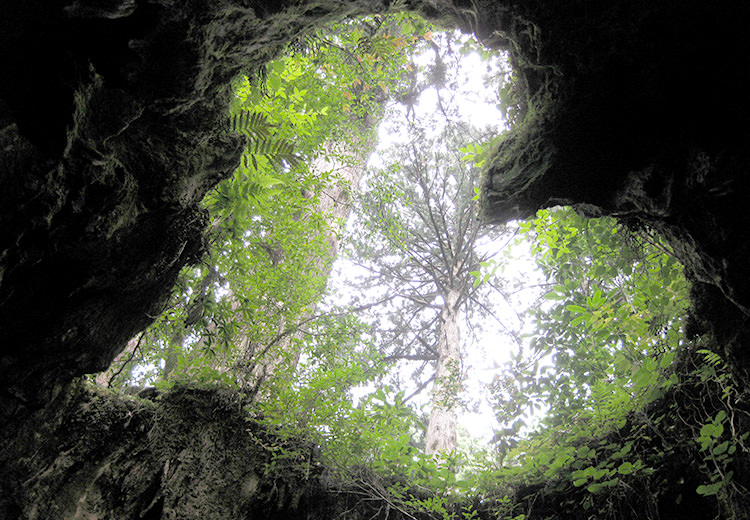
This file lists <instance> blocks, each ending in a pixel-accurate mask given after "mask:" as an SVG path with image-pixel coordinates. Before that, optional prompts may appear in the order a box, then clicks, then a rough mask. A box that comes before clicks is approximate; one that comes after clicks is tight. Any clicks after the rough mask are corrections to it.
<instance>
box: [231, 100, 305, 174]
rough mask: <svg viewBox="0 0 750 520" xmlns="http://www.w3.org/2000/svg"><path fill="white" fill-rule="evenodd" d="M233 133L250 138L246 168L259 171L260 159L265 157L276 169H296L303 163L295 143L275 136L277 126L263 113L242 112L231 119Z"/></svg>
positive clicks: (245, 159)
mask: <svg viewBox="0 0 750 520" xmlns="http://www.w3.org/2000/svg"><path fill="white" fill-rule="evenodd" d="M230 128H231V130H232V131H233V132H237V133H241V134H244V135H246V136H248V137H249V138H250V142H249V143H248V145H247V149H246V153H245V156H244V166H245V168H250V165H251V164H252V167H253V168H254V169H255V170H258V157H259V156H263V157H265V158H266V159H267V160H268V162H269V163H270V164H271V165H273V166H274V167H276V168H285V167H286V166H289V167H292V168H295V167H297V166H299V165H300V164H301V163H302V157H300V156H299V155H298V154H297V153H296V152H295V150H294V143H293V142H292V141H290V140H289V139H285V138H283V137H277V136H275V135H274V128H275V125H273V124H271V123H270V122H269V121H268V116H267V115H266V114H263V113H262V112H253V111H250V110H242V111H240V112H239V113H237V114H234V115H233V116H232V117H231V119H230Z"/></svg>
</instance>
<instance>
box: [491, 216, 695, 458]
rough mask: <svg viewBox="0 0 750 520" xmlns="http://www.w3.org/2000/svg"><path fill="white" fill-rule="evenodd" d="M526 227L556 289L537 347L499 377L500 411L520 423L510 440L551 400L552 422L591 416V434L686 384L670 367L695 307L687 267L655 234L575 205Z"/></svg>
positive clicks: (549, 296)
mask: <svg viewBox="0 0 750 520" xmlns="http://www.w3.org/2000/svg"><path fill="white" fill-rule="evenodd" d="M522 232H523V233H524V234H525V235H526V236H527V237H531V238H532V239H533V240H534V242H533V244H534V245H533V246H532V249H533V253H534V254H535V256H536V258H537V263H538V265H539V267H540V268H541V270H542V272H543V273H544V275H545V276H546V277H547V280H548V289H547V291H546V292H545V293H544V294H543V301H542V302H540V304H539V305H538V306H537V307H536V308H534V309H532V310H531V311H530V316H531V318H532V322H533V329H534V332H532V333H531V334H530V335H529V337H528V345H529V352H528V353H526V352H524V351H523V350H522V351H519V352H518V354H517V355H516V357H515V359H514V361H513V365H512V367H511V370H510V372H509V373H508V374H507V375H506V376H505V377H503V378H498V379H497V380H496V381H495V383H494V391H495V395H496V396H497V398H498V404H499V407H498V416H499V419H500V420H501V422H504V423H506V424H507V423H509V422H511V421H516V422H515V425H514V426H511V427H510V428H509V429H508V430H507V431H506V435H505V436H504V439H503V440H504V442H505V443H506V446H510V445H512V444H513V443H514V438H516V435H517V432H518V431H519V429H520V428H521V427H522V426H523V417H524V415H525V414H527V413H528V412H529V411H532V410H541V409H542V408H546V409H547V411H546V413H545V417H544V419H543V423H544V424H545V425H546V426H556V425H561V424H564V423H566V422H569V421H570V420H571V418H575V417H586V418H587V420H590V421H592V422H591V425H592V426H591V427H590V428H589V431H588V432H587V433H588V434H590V435H596V434H599V433H601V432H606V431H607V430H608V429H610V428H616V427H621V426H622V425H623V424H624V421H625V417H626V416H627V413H628V412H630V411H632V410H634V409H636V408H638V407H640V406H643V405H644V404H646V403H648V402H650V401H653V400H654V399H656V398H658V397H659V396H661V395H662V393H663V391H664V390H666V389H669V387H670V386H671V385H673V384H674V383H675V382H676V380H675V378H674V377H671V376H670V374H669V373H668V369H669V367H670V365H671V364H672V360H673V359H674V355H675V351H676V349H677V348H678V347H679V346H680V344H681V342H682V338H683V333H682V328H683V323H684V320H685V317H686V314H687V306H688V300H687V283H686V281H685V278H684V276H683V274H682V268H681V266H680V265H679V264H678V263H677V262H676V261H675V260H674V259H673V258H672V257H671V256H670V255H669V254H667V253H666V252H665V250H664V249H663V247H662V246H659V244H658V243H651V242H650V241H649V240H650V238H649V239H648V240H647V239H645V238H639V237H638V236H636V235H633V234H631V233H628V232H627V231H626V230H624V229H622V228H621V227H619V226H618V225H616V224H615V222H614V221H613V220H611V219H584V218H582V217H580V216H578V215H576V214H575V213H574V212H573V211H572V210H555V211H551V210H544V211H542V212H540V213H539V216H538V218H537V219H536V220H535V221H532V222H529V223H527V224H523V225H522ZM518 421H521V422H518Z"/></svg>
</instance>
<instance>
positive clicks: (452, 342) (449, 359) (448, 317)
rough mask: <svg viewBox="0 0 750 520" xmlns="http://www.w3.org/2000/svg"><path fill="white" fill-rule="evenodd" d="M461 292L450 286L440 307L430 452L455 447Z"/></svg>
mask: <svg viewBox="0 0 750 520" xmlns="http://www.w3.org/2000/svg"><path fill="white" fill-rule="evenodd" d="M459 295H460V291H459V290H458V289H455V288H452V287H451V288H448V290H447V291H446V294H445V296H444V297H445V303H444V304H443V308H442V310H441V311H440V336H439V338H438V361H437V370H436V373H435V383H434V384H433V388H432V412H431V413H430V422H429V424H428V426H427V436H426V439H425V452H426V453H427V454H428V455H431V454H434V453H440V452H443V453H450V452H452V451H455V449H456V406H457V403H458V393H459V390H460V388H461V350H460V333H459V328H458V317H459V309H458V299H459Z"/></svg>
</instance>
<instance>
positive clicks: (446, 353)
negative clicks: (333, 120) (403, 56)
mask: <svg viewBox="0 0 750 520" xmlns="http://www.w3.org/2000/svg"><path fill="white" fill-rule="evenodd" d="M412 123H413V124H411V125H410V126H409V127H408V129H407V130H406V132H407V136H406V139H405V141H406V143H405V144H401V145H397V146H395V147H393V148H392V149H391V150H389V152H388V157H387V158H388V163H389V164H388V166H387V167H386V168H384V169H379V170H376V171H373V172H372V173H371V175H370V176H369V177H368V178H367V183H366V187H364V188H363V190H362V193H361V196H360V203H361V206H362V210H361V212H360V213H358V219H357V220H356V224H357V225H356V226H355V232H354V233H353V237H352V241H351V245H352V247H351V260H352V261H353V262H355V263H356V264H358V265H359V266H361V267H364V268H365V269H366V270H367V271H368V272H369V275H368V276H367V278H366V279H365V280H363V281H360V282H358V283H359V284H360V287H361V286H362V285H370V286H373V287H378V289H376V291H377V292H378V295H377V296H376V297H375V298H379V299H380V300H381V301H382V302H383V305H382V306H381V307H380V310H379V311H378V314H377V315H376V316H377V317H375V318H373V319H374V320H375V323H376V326H375V329H374V334H375V335H377V336H378V342H380V343H381V344H382V346H383V347H382V348H383V349H384V351H385V359H386V360H388V361H396V360H408V361H412V362H416V363H417V368H416V369H415V371H414V376H415V378H416V379H417V380H418V381H419V383H418V390H421V389H424V388H426V387H427V386H428V385H429V384H430V383H432V390H431V398H430V400H431V404H432V411H431V414H430V419H429V423H428V426H427V433H426V438H425V442H426V446H425V451H426V452H427V453H437V452H451V451H453V450H455V448H456V412H457V409H458V408H459V407H460V401H461V388H462V383H463V376H464V374H463V368H462V355H461V350H462V344H463V343H466V341H468V340H470V339H471V336H472V334H473V333H476V332H477V329H476V328H474V327H468V328H466V330H465V334H466V335H467V338H466V340H465V341H464V342H462V340H461V321H462V317H466V316H467V315H468V314H472V313H477V312H485V313H486V312H491V311H490V309H489V307H488V306H487V304H486V303H485V300H484V299H483V298H484V297H486V291H487V290H492V287H491V286H489V285H482V284H478V283H477V273H478V271H479V269H480V266H481V265H482V263H483V262H485V261H486V260H488V259H489V257H490V256H491V253H490V252H488V251H487V250H485V252H482V251H480V249H479V248H478V246H479V244H480V241H481V238H482V231H483V229H482V227H481V224H480V221H479V219H478V217H479V215H478V209H479V208H478V204H477V201H476V200H475V186H477V185H478V182H479V179H478V176H479V168H477V167H476V166H475V165H474V164H472V163H471V162H469V161H465V160H462V159H464V158H465V153H466V150H467V148H466V147H467V145H471V146H472V150H475V151H476V150H477V149H478V147H479V146H480V143H482V142H484V140H485V139H487V135H485V134H482V133H481V132H479V131H476V130H473V129H471V128H469V127H466V126H462V125H459V124H446V125H445V127H444V128H443V129H442V130H441V131H440V132H439V133H437V135H430V133H429V130H428V129H427V126H426V125H425V126H421V125H420V124H419V123H420V122H419V121H413V122H412ZM421 123H422V124H424V123H425V122H424V121H422V122H421ZM462 148H463V150H462ZM484 231H487V230H484ZM428 367H429V368H430V369H431V375H429V376H427V377H425V376H424V372H425V370H426V369H427V368H428Z"/></svg>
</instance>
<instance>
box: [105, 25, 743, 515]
mask: <svg viewBox="0 0 750 520" xmlns="http://www.w3.org/2000/svg"><path fill="white" fill-rule="evenodd" d="M469 56H472V57H473V59H476V60H478V62H479V63H481V69H482V71H483V72H484V77H483V80H482V81H483V84H484V89H485V90H484V91H483V93H480V94H475V95H476V96H478V97H479V96H486V97H489V98H490V99H489V101H487V106H491V107H492V109H493V110H497V111H498V113H501V114H503V117H504V120H505V124H506V125H507V126H509V127H511V126H512V125H513V124H515V123H518V121H519V120H520V119H521V118H522V117H523V116H524V110H523V107H522V106H521V102H520V100H519V96H520V94H519V92H518V86H517V84H516V80H517V78H515V73H514V71H513V70H512V69H511V67H510V65H509V64H508V63H507V60H506V58H505V57H504V56H502V55H496V54H494V53H491V52H490V51H488V50H486V49H485V48H483V47H482V46H481V44H479V43H478V42H476V41H474V40H472V39H470V38H468V37H467V36H466V35H462V34H460V33H458V32H450V31H444V30H441V29H440V28H438V27H435V26H432V25H430V24H429V23H427V22H426V21H424V20H423V19H421V18H419V17H417V16H414V15H404V14H398V15H396V14H389V15H381V16H374V17H369V18H361V19H351V20H346V21H344V22H342V23H339V24H336V25H332V26H330V27H327V28H325V29H321V30H319V31H318V32H315V33H312V34H309V35H307V36H305V37H300V38H298V39H297V40H295V41H293V42H292V43H291V44H290V45H289V47H288V49H287V52H286V54H284V55H283V56H282V57H280V58H279V59H277V60H276V61H273V62H272V63H270V64H268V66H267V67H266V68H265V69H264V70H262V71H253V72H252V73H248V74H247V75H245V76H243V77H240V78H237V79H236V81H235V84H234V92H235V96H234V100H233V104H232V106H231V107H230V113H229V115H228V118H227V128H226V131H227V132H235V133H240V134H242V135H244V136H245V137H246V142H247V144H246V148H245V152H244V154H243V157H242V162H241V165H240V166H239V168H238V169H237V170H236V171H235V172H234V175H233V177H232V178H231V179H229V180H227V181H225V182H223V183H221V184H220V185H219V186H218V187H217V188H216V189H214V190H213V191H211V192H210V193H209V194H208V195H207V196H206V198H205V199H204V201H203V204H204V207H205V208H206V210H207V211H208V212H209V215H210V218H211V225H210V228H209V231H208V235H207V241H208V244H209V248H208V254H207V255H206V256H205V257H204V258H203V259H202V261H201V263H200V265H199V266H198V267H189V268H186V269H184V270H183V272H182V273H181V276H180V278H179V281H178V283H177V285H176V286H175V288H174V290H173V292H172V295H171V299H170V302H169V305H168V306H167V308H166V309H165V311H164V313H163V314H162V315H161V316H160V317H159V318H158V319H157V320H156V322H155V323H154V325H153V326H151V327H150V328H149V329H147V330H145V331H144V332H142V333H140V334H139V335H138V336H136V337H135V338H133V339H132V340H131V341H130V343H129V344H128V348H127V349H126V350H125V351H124V352H123V353H122V354H121V355H120V356H119V357H118V359H117V360H116V361H115V363H114V364H113V366H112V367H111V368H110V369H109V370H108V371H107V372H104V373H102V374H99V375H98V376H96V382H97V384H100V385H102V386H107V387H110V388H114V389H120V390H123V391H127V389H128V388H129V387H135V389H136V390H140V389H142V388H143V387H145V386H154V387H156V388H157V389H160V390H161V389H166V388H169V387H171V386H173V385H179V384H185V383H190V384H202V385H222V386H228V387H232V388H235V389H236V390H237V391H238V392H240V393H241V394H242V395H243V398H244V401H243V402H244V403H245V406H246V407H247V409H248V410H249V411H250V412H251V413H252V414H253V415H254V416H255V417H257V418H258V420H260V421H262V422H263V423H264V424H267V425H269V427H272V428H274V429H276V430H278V432H280V435H282V436H285V437H288V438H290V439H291V438H294V439H300V438H301V439H309V440H310V441H311V442H312V443H313V444H315V445H316V446H319V447H320V450H321V456H322V457H323V460H324V461H325V463H326V465H327V467H328V468H330V471H331V472H332V473H333V474H335V475H337V476H338V477H340V479H341V481H342V482H344V481H354V482H373V481H377V482H379V483H381V484H382V485H380V487H378V488H377V489H378V490H379V491H378V493H381V494H386V495H387V497H388V500H390V501H391V502H392V503H393V504H395V506H394V507H397V508H399V509H400V510H402V511H406V512H409V514H412V513H413V514H417V513H426V514H429V515H432V516H433V517H435V518H440V517H442V518H453V517H455V518H474V517H472V516H471V512H470V511H464V510H461V511H459V513H456V515H455V516H450V515H453V514H454V512H455V508H453V506H455V504H456V503H458V502H459V501H460V499H461V498H460V497H464V498H465V497H467V496H481V497H484V498H485V499H486V500H487V501H488V503H489V502H491V503H492V504H493V506H492V507H494V508H496V512H497V515H498V517H501V518H523V517H524V515H525V514H527V513H528V511H529V508H530V507H531V506H529V502H533V500H531V501H529V500H527V499H528V496H532V495H533V496H536V497H538V498H539V500H540V501H542V502H543V501H544V497H545V496H549V495H550V494H553V493H567V494H569V495H570V496H571V497H576V498H575V499H574V498H571V504H569V505H570V507H571V509H574V510H575V509H576V508H582V509H583V510H585V511H590V512H591V513H592V514H593V513H597V512H598V513H599V514H601V515H606V514H609V513H611V510H612V508H614V507H616V506H617V503H618V502H617V501H618V500H619V499H620V498H621V497H622V496H624V493H625V492H626V491H628V492H629V490H640V491H643V492H644V493H642V494H641V495H640V500H642V501H643V504H641V505H642V506H643V510H648V508H649V507H650V506H649V504H650V503H651V502H653V503H655V502H656V501H658V500H661V499H662V498H663V496H666V495H667V493H668V489H669V486H668V485H667V484H666V483H665V482H666V481H667V480H669V479H670V478H672V477H673V476H674V475H670V474H668V473H665V472H667V471H668V470H665V469H663V468H659V467H657V466H656V464H655V461H656V460H657V459H664V458H665V457H666V458H668V457H673V458H674V460H676V461H679V464H681V465H682V466H680V467H677V468H675V469H674V471H675V472H679V471H681V468H682V467H684V466H686V465H688V464H692V465H693V466H694V467H698V468H700V474H698V475H695V476H693V477H691V479H692V480H691V482H690V485H691V488H690V492H691V493H696V494H698V495H702V496H717V497H718V498H719V499H721V500H724V501H725V502H726V503H730V502H731V500H730V499H731V497H732V496H733V494H737V493H743V492H744V490H742V489H739V488H738V487H737V486H736V485H735V484H734V483H733V481H732V469H731V467H732V462H733V458H734V454H735V453H736V452H737V450H742V449H744V442H745V437H746V434H743V435H738V434H737V433H736V429H735V428H734V426H735V422H734V421H735V420H736V419H735V414H734V408H735V404H734V403H735V399H736V397H737V390H736V389H735V388H734V387H733V386H732V384H731V380H730V378H729V376H728V373H727V370H726V367H725V364H724V361H723V360H722V358H721V357H720V356H719V355H718V354H716V353H714V352H713V351H711V350H710V349H708V348H707V347H706V345H704V344H703V343H702V340H701V338H699V337H689V336H688V335H687V332H686V331H687V330H688V326H689V319H688V316H689V298H688V295H689V289H690V288H689V285H688V282H687V281H686V279H685V276H684V274H683V268H682V266H681V265H680V264H679V263H678V262H677V261H676V260H675V258H674V255H673V253H672V251H670V250H669V247H668V246H667V245H666V243H665V242H664V241H663V240H661V239H660V238H659V236H658V235H656V234H655V233H654V232H652V231H651V230H650V229H648V228H644V227H635V226H630V227H628V226H627V225H626V224H623V223H618V222H617V221H615V220H614V219H612V218H599V219H589V218H584V217H582V216H581V215H579V214H578V213H577V212H576V211H575V209H573V208H563V207H554V208H549V209H545V210H541V211H540V212H539V213H538V214H537V215H536V218H535V219H532V220H529V221H525V222H513V223H510V224H508V225H507V226H503V227H494V228H493V227H489V226H486V225H482V221H481V218H482V215H481V211H480V203H479V201H478V187H479V186H480V184H481V177H482V174H483V167H484V166H485V165H484V162H485V160H486V158H487V156H488V154H489V153H490V152H491V151H492V150H494V149H495V147H496V144H497V140H496V139H495V138H494V137H493V136H495V135H497V133H498V129H497V128H487V127H481V126H478V125H476V124H475V121H474V120H475V119H478V118H476V117H472V115H471V114H466V113H465V107H464V106H462V105H461V103H460V99H461V98H462V97H465V95H464V94H460V90H461V88H462V87H461V85H460V84H459V82H460V81H459V78H460V77H461V75H462V74H465V73H466V71H465V70H462V69H461V64H462V63H465V62H467V60H468V57H469ZM427 108H429V109H430V111H428V110H427ZM394 115H395V116H397V117H398V121H399V122H398V123H394V122H393V121H394V119H393V118H394ZM389 126H390V134H388V132H385V131H384V130H383V129H384V128H387V127H389ZM384 134H385V135H387V137H389V138H388V141H390V144H389V145H388V146H387V148H384V147H383V146H382V145H379V137H381V136H383V135H384ZM376 150H377V157H378V161H372V160H371V155H372V153H373V152H375V151H376ZM524 254H525V255H527V256H526V257H525V259H522V258H521V256H522V255H524ZM337 261H338V262H339V264H337V265H338V266H341V265H344V264H346V265H348V266H349V272H348V273H346V274H340V273H342V271H341V268H339V267H336V268H334V264H335V262H337ZM522 261H525V262H528V263H530V264H533V267H531V268H529V271H527V273H528V272H532V271H533V272H534V273H536V274H534V275H533V276H530V275H522V276H521V277H519V276H511V275H510V274H508V273H510V272H511V271H512V267H513V266H514V265H517V264H518V263H519V262H522ZM332 271H333V272H336V273H339V274H340V277H341V279H342V280H341V281H340V282H341V283H338V284H334V283H333V282H332V281H331V280H330V276H331V273H332ZM492 349H503V350H504V351H506V352H507V355H505V359H506V361H504V362H503V363H501V364H499V365H498V366H495V367H493V368H492V370H491V374H492V378H491V379H490V380H489V381H488V382H487V383H486V384H485V385H484V386H485V387H486V388H485V390H486V391H485V393H484V395H479V396H478V395H476V385H473V386H472V385H471V384H470V383H471V381H470V380H471V379H476V378H477V375H476V373H477V372H476V371H474V372H472V370H476V367H472V366H470V365H475V364H476V358H472V361H471V362H469V361H468V359H469V356H471V355H472V353H474V352H476V351H481V350H484V351H490V350H492ZM467 388H469V389H471V391H467ZM687 388H691V389H695V388H702V389H703V390H704V391H702V392H699V393H697V394H696V393H690V395H703V396H705V398H703V399H702V400H700V401H699V402H696V401H695V400H692V399H690V398H687V397H686V396H687V395H688V392H687V391H686V389H687ZM691 392H692V390H691ZM480 402H481V403H483V406H484V407H485V408H489V409H491V410H492V412H491V414H492V415H494V421H495V422H494V436H493V438H492V441H491V442H489V443H488V442H483V441H481V440H480V439H477V438H476V437H472V436H471V435H470V434H469V433H468V432H461V431H460V428H459V423H460V420H459V418H460V416H461V415H462V414H466V413H468V412H469V411H471V410H472V409H474V408H476V407H478V406H479V404H478V403H480ZM664 402H669V403H670V404H669V405H668V406H667V405H664V404H663V403H664ZM490 420H493V419H491V418H488V421H490ZM297 455H298V454H296V453H294V452H293V449H292V448H290V453H282V454H280V457H283V458H285V460H287V461H289V460H292V461H293V460H296V459H295V457H296V456H297ZM405 482H408V483H409V484H410V485H415V486H417V487H419V488H420V489H421V490H422V492H423V494H422V495H416V494H414V493H412V492H411V491H410V490H409V489H408V486H407V485H406V484H405ZM542 483H551V484H550V485H546V484H544V485H543V484H542ZM362 489H363V490H368V491H366V492H369V493H374V491H373V489H375V488H374V487H372V486H370V487H367V486H365V485H364V484H362ZM520 489H525V490H526V493H527V494H525V495H524V500H526V502H524V501H523V500H519V501H516V502H514V501H513V500H512V498H513V497H514V496H515V495H514V493H516V491H517V490H520ZM514 490H515V491H514ZM669 499H670V500H674V501H678V500H679V501H681V500H687V498H686V497H682V496H681V495H680V496H679V497H677V496H675V497H672V496H670V497H669ZM649 501H651V502H649ZM639 507H640V505H639ZM452 508H453V509H452ZM458 514H460V515H463V516H457V515H458Z"/></svg>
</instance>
